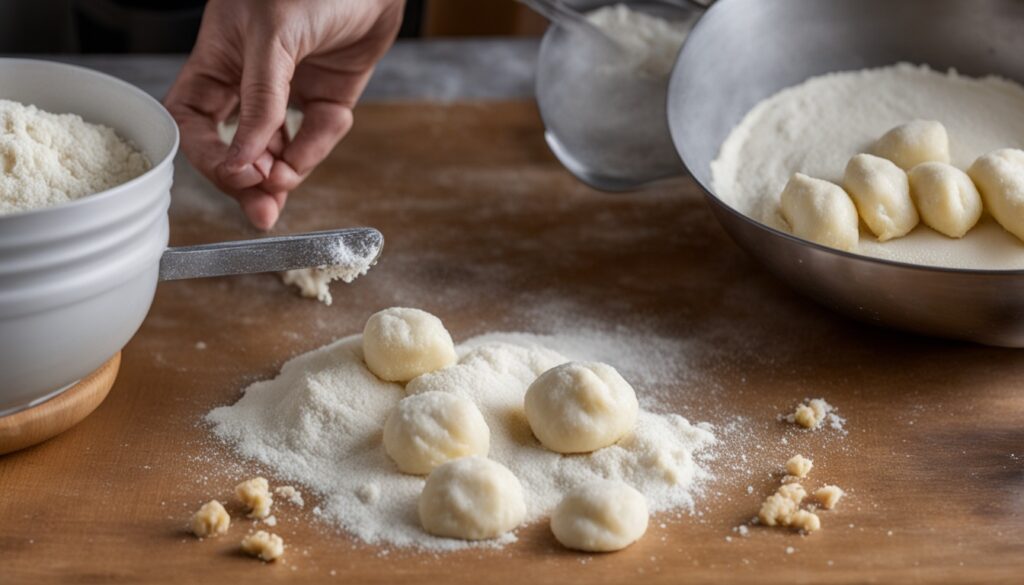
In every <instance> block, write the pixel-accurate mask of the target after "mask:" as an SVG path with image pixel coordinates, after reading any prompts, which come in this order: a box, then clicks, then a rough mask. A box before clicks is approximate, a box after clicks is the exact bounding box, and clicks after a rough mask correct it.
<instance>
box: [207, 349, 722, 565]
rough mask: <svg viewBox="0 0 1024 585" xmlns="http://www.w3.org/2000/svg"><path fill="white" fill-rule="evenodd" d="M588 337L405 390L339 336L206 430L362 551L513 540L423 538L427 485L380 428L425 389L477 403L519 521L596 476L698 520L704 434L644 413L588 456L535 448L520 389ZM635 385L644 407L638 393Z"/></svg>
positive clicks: (514, 353)
mask: <svg viewBox="0 0 1024 585" xmlns="http://www.w3.org/2000/svg"><path fill="white" fill-rule="evenodd" d="M592 337H593V336H592V335H587V336H579V337H574V336H572V335H560V336H558V337H552V336H538V335H530V334H523V333H515V334H502V333H492V334H487V335H486V336H481V337H478V338H474V339H470V340H468V341H467V342H466V343H464V344H463V345H461V346H460V347H459V348H458V351H459V355H460V359H459V362H458V363H457V364H456V365H454V366H451V367H449V368H446V369H443V370H438V371H436V372H432V373H430V374H425V375H423V376H420V377H419V378H416V379H414V380H413V381H411V382H409V384H408V386H407V388H403V387H402V386H401V385H399V384H393V383H388V382H382V381H380V380H379V379H377V378H376V377H375V376H374V375H373V374H371V373H370V372H369V371H368V370H367V369H366V367H365V366H364V364H363V360H362V343H361V337H360V336H352V337H347V338H344V339H341V340H339V341H336V342H334V343H333V344H330V345H328V346H325V347H322V348H320V349H317V350H314V351H312V352H309V353H306V354H303V355H300V356H298V357H296V358H294V359H293V360H291V361H289V362H288V363H286V364H285V365H284V366H283V368H282V370H281V373H280V374H279V375H278V377H276V378H274V379H273V380H267V381H262V382H257V383H255V384H253V385H251V386H249V388H247V389H246V391H245V394H244V396H243V397H242V398H241V399H240V400H239V401H238V402H237V403H235V404H234V405H231V406H225V407H220V408H217V409H214V410H213V411H211V412H210V413H209V414H208V416H207V420H208V421H209V422H211V423H212V425H213V430H214V433H215V434H216V436H217V437H219V438H220V439H222V440H224V441H226V442H228V443H229V444H231V445H232V446H233V447H234V448H235V449H236V450H237V451H238V452H239V453H240V454H241V455H243V456H245V457H248V458H251V459H255V460H257V461H259V462H260V463H262V464H264V465H266V466H268V467H269V468H270V469H271V470H273V471H274V472H275V473H276V474H277V475H278V476H279V477H280V478H281V479H285V480H289V481H294V482H296V483H299V484H302V485H304V486H305V487H306V488H308V489H309V490H311V491H312V492H314V493H316V494H317V495H319V496H320V498H321V504H320V506H319V507H318V508H317V509H316V510H314V513H316V514H317V515H318V516H319V517H320V518H321V519H323V520H325V521H327V522H329V523H331V524H334V525H336V526H338V527H340V528H342V529H344V530H346V531H347V532H349V533H351V534H353V535H354V536H356V537H357V538H359V539H361V540H363V541H365V542H368V543H374V544H380V545H391V546H398V547H415V548H419V549H426V550H434V551H444V550H456V549H460V548H467V547H475V546H492V547H493V546H501V545H503V544H507V543H509V542H512V541H514V540H515V536H514V534H512V533H510V534H506V535H505V536H503V537H501V538H499V539H497V540H492V541H484V542H467V541H461V540H452V539H445V538H438V537H434V536H430V535H428V534H426V533H425V532H424V531H423V530H422V529H421V528H420V525H419V521H418V518H417V512H416V503H417V499H418V497H419V493H420V491H421V490H422V488H423V483H424V479H423V478H422V477H417V476H410V475H404V474H402V473H400V472H399V471H398V470H397V468H396V467H395V465H394V463H393V462H392V461H391V460H390V459H389V458H388V456H387V454H386V453H385V451H384V448H383V446H382V442H381V429H382V428H383V426H384V421H385V420H386V418H387V416H388V414H389V413H390V412H391V410H392V409H393V408H394V407H395V406H396V405H397V404H398V401H399V400H400V399H401V398H403V397H404V396H405V395H406V394H407V393H415V392H424V391H431V390H439V391H443V392H456V393H459V394H462V395H464V396H467V397H469V398H471V399H472V400H473V401H474V402H476V404H477V406H478V407H479V408H480V410H481V411H482V412H483V414H484V418H485V420H486V421H487V424H488V426H489V427H490V429H491V451H490V455H489V456H490V458H492V459H494V460H495V461H498V462H500V463H502V464H503V465H505V466H507V467H508V468H509V469H510V470H511V471H512V472H513V473H514V474H515V475H516V477H517V478H518V479H519V481H520V482H521V483H522V486H523V489H524V491H525V495H526V504H527V522H533V521H537V520H540V519H542V518H544V517H545V516H546V515H547V514H548V513H549V512H550V511H551V509H552V508H553V507H554V506H555V505H556V504H557V502H558V501H559V499H560V498H561V496H562V495H563V494H564V493H565V492H566V491H568V490H569V489H570V488H572V487H574V486H576V485H579V484H581V483H584V482H587V481H589V480H593V479H598V478H609V479H621V480H623V481H626V482H627V483H629V484H630V485H632V486H633V487H635V488H636V489H638V490H639V491H640V492H642V493H643V494H644V495H645V497H646V498H647V502H648V506H649V507H650V509H651V511H652V512H662V513H665V512H670V511H672V512H674V513H675V514H682V513H684V512H688V511H694V510H695V506H696V502H697V498H698V497H699V496H700V495H701V493H702V492H703V486H704V485H705V484H706V482H707V481H708V480H710V479H711V474H710V472H709V471H708V469H707V467H706V464H707V461H708V460H709V459H710V457H711V456H712V454H713V445H714V444H715V443H716V439H715V437H714V435H713V434H712V429H711V428H710V426H709V425H706V424H696V425H695V424H691V423H690V422H689V421H687V420H686V419H685V418H683V417H682V416H680V415H678V414H671V413H668V414H657V413H654V412H651V411H650V410H642V411H641V413H640V415H639V419H638V422H637V425H636V428H635V430H634V431H633V432H632V433H631V434H630V435H628V436H627V437H626V438H624V439H623V440H621V441H620V442H619V443H618V444H616V445H613V446H611V447H607V448H605V449H601V450H599V451H597V452H595V453H593V454H590V455H575V456H564V455H560V454H558V453H553V452H551V451H548V450H546V449H544V448H543V447H542V446H541V445H540V444H539V443H538V442H537V441H536V439H534V437H533V435H532V433H531V431H530V428H529V424H528V423H527V421H526V418H525V415H524V413H523V410H522V406H523V396H524V394H525V392H526V389H527V387H528V386H529V384H530V383H531V382H532V381H533V380H534V379H535V378H536V377H537V376H538V375H539V374H540V373H542V372H543V371H545V370H547V369H549V368H551V367H553V366H555V365H557V364H560V363H564V362H565V361H568V358H567V357H566V356H565V355H564V354H563V353H562V351H563V350H564V351H566V352H567V353H572V354H578V353H580V351H581V350H582V349H584V348H585V347H586V346H587V343H588V341H587V340H588V339H590V338H592ZM611 343H612V342H611V341H610V340H608V339H599V340H596V343H595V344H594V345H595V346H597V348H598V350H599V351H600V350H601V349H602V348H603V349H605V350H606V349H607V347H608V346H609V345H610V344H611ZM654 355H659V354H657V352H656V353H655V354H654ZM574 357H575V356H574ZM613 365H616V364H614V363H613ZM631 365H632V366H633V368H634V369H635V368H642V367H643V365H642V364H631ZM631 381H632V380H631ZM634 386H635V388H636V390H637V393H638V395H639V396H640V397H641V399H642V402H644V401H643V396H644V387H645V385H644V384H642V383H637V382H635V381H634Z"/></svg>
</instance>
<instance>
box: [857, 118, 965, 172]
mask: <svg viewBox="0 0 1024 585" xmlns="http://www.w3.org/2000/svg"><path fill="white" fill-rule="evenodd" d="M872 150H873V151H874V153H875V154H876V155H878V156H880V157H882V158H887V159H889V160H891V161H892V162H894V163H896V166H898V167H900V168H901V169H903V170H904V171H909V170H910V169H912V168H914V167H916V166H917V165H919V164H921V163H925V162H941V163H948V162H949V135H948V134H946V127H945V126H943V125H942V123H941V122H935V121H934V120H914V121H913V122H907V123H906V124H903V125H901V126H897V127H895V128H893V129H892V130H889V131H888V132H886V133H885V134H883V135H882V137H881V138H879V139H878V142H875V147H874V148H873V149H872Z"/></svg>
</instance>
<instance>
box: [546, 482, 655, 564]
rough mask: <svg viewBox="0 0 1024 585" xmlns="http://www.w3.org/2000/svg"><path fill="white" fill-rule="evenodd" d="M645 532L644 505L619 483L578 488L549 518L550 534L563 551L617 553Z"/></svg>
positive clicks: (601, 483) (626, 486)
mask: <svg viewBox="0 0 1024 585" xmlns="http://www.w3.org/2000/svg"><path fill="white" fill-rule="evenodd" d="M646 531H647V501H646V500H644V496H643V494H641V493H640V492H638V491H636V490H635V489H633V488H631V487H629V486H628V485H626V484H624V483H622V482H621V481H596V482H593V483H588V484H584V485H581V486H579V487H577V488H575V489H573V490H572V491H570V492H569V493H568V494H566V495H565V497H564V498H562V501H561V502H559V504H558V507H556V508H555V511H554V512H553V513H552V514H551V532H553V533H554V534H555V538H556V539H558V542H560V543H562V545H563V546H565V547H566V548H572V549H576V550H582V551H588V552H609V551H615V550H621V549H624V548H626V547H627V546H629V545H631V544H633V543H634V542H636V541H637V540H639V539H640V537H641V536H643V535H644V532H646Z"/></svg>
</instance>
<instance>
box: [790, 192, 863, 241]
mask: <svg viewBox="0 0 1024 585" xmlns="http://www.w3.org/2000/svg"><path fill="white" fill-rule="evenodd" d="M780 205H781V210H782V217H783V218H785V220H786V222H787V223H789V229H790V231H792V232H793V235H795V236H797V237H800V238H803V239H805V240H810V241H812V242H815V243H818V244H821V245H822V246H828V247H830V248H838V249H840V250H847V251H850V250H853V249H854V248H856V247H857V240H858V239H859V237H860V236H859V233H858V229H859V223H860V220H859V219H858V218H857V208H856V207H854V205H853V201H852V200H851V199H850V196H849V195H847V194H846V191H843V189H842V187H840V186H839V185H836V184H834V183H830V182H828V181H824V180H822V179H814V178H811V177H808V176H807V175H804V174H802V173H797V174H795V175H793V176H792V178H790V179H789V182H788V183H786V188H785V189H783V190H782V195H781V197H780Z"/></svg>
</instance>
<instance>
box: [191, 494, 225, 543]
mask: <svg viewBox="0 0 1024 585" xmlns="http://www.w3.org/2000/svg"><path fill="white" fill-rule="evenodd" d="M230 526H231V516H229V515H228V512H227V510H225V509H224V505H223V504H221V503H220V502H218V501H217V500H210V501H209V502H206V503H205V504H203V506H202V507H201V508H199V511H197V512H196V513H195V514H193V515H192V520H191V522H190V523H189V527H190V528H191V529H192V534H195V535H196V536H198V537H199V538H206V537H208V536H220V535H221V534H224V533H225V532H227V531H228V528H229V527H230Z"/></svg>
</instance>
